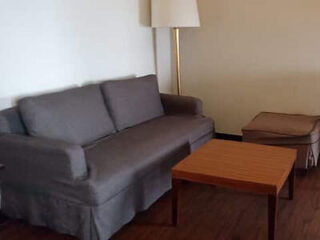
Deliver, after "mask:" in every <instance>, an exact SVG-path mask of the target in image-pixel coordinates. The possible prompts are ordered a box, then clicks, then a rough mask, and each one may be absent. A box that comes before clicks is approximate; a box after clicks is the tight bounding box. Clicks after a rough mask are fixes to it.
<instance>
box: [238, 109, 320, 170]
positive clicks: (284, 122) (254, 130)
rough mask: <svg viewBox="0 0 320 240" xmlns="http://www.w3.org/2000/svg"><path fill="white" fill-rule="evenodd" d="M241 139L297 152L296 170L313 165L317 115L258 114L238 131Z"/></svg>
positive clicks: (319, 121) (318, 135) (319, 118)
mask: <svg viewBox="0 0 320 240" xmlns="http://www.w3.org/2000/svg"><path fill="white" fill-rule="evenodd" d="M242 133H243V140H244V141H246V142H254V143H259V144H268V145H278V146H287V147H290V148H295V149H298V159H297V163H296V164H297V167H298V168H304V169H307V168H309V167H311V166H315V165H317V161H318V157H319V149H320V146H319V139H320V116H307V115H297V114H283V113H270V112H262V113H260V114H258V115H257V116H256V117H255V118H254V119H253V120H252V121H251V122H250V123H249V124H248V125H247V126H245V127H244V128H243V129H242Z"/></svg>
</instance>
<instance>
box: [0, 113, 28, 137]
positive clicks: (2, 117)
mask: <svg viewBox="0 0 320 240" xmlns="http://www.w3.org/2000/svg"><path fill="white" fill-rule="evenodd" d="M4 133H10V134H20V135H25V134H26V133H27V132H26V129H25V127H24V124H23V122H22V119H21V116H20V114H19V111H18V108H17V107H13V108H8V109H5V110H2V111H0V134H4Z"/></svg>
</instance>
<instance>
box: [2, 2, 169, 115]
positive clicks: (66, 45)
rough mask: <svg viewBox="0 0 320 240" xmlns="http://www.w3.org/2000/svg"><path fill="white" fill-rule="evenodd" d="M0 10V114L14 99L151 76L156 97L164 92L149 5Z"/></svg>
mask: <svg viewBox="0 0 320 240" xmlns="http://www.w3.org/2000/svg"><path fill="white" fill-rule="evenodd" d="M0 3H1V7H0V109H2V108H6V107H9V106H11V105H13V104H15V101H16V99H17V98H19V97H21V96H25V95H30V94H31V95H32V94H35V93H42V92H46V91H52V90H55V89H60V88H65V87H69V86H74V85H78V86H80V85H82V84H84V83H87V82H95V81H100V80H105V79H116V78H123V77H127V76H133V75H137V76H139V75H144V74H150V73H155V72H156V70H158V73H159V78H160V89H161V90H162V91H164V92H170V91H171V86H172V85H171V69H170V66H171V65H170V57H168V58H167V59H164V58H166V55H165V54H168V53H170V35H169V32H168V31H166V30H160V32H159V34H157V35H154V34H153V30H152V29H151V27H150V0H116V1H115V0H54V1H45V0H0ZM155 42H158V44H157V45H155ZM155 46H156V47H155ZM155 52H159V53H161V52H163V53H164V54H163V55H158V54H157V56H155ZM162 61H164V63H163V64H162V63H161V62H162Z"/></svg>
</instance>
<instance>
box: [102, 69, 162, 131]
mask: <svg viewBox="0 0 320 240" xmlns="http://www.w3.org/2000/svg"><path fill="white" fill-rule="evenodd" d="M101 88H102V92H103V94H104V97H105V101H106V104H107V106H108V110H109V111H110V114H111V117H112V118H113V120H114V122H115V125H116V127H117V129H118V130H119V131H120V130H122V129H125V128H127V127H132V126H135V125H137V124H139V123H142V122H145V121H148V120H150V119H153V118H156V117H159V116H162V115H163V114H164V112H163V107H162V104H161V101H160V94H159V88H158V82H157V77H156V75H149V76H145V77H140V78H134V79H129V80H118V81H106V82H104V83H103V84H102V85H101Z"/></svg>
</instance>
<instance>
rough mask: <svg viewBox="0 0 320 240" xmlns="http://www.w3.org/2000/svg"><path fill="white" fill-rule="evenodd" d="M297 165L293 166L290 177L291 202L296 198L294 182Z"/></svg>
mask: <svg viewBox="0 0 320 240" xmlns="http://www.w3.org/2000/svg"><path fill="white" fill-rule="evenodd" d="M295 175H296V174H295V165H293V167H292V169H291V172H290V175H289V200H293V196H294V182H295Z"/></svg>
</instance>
